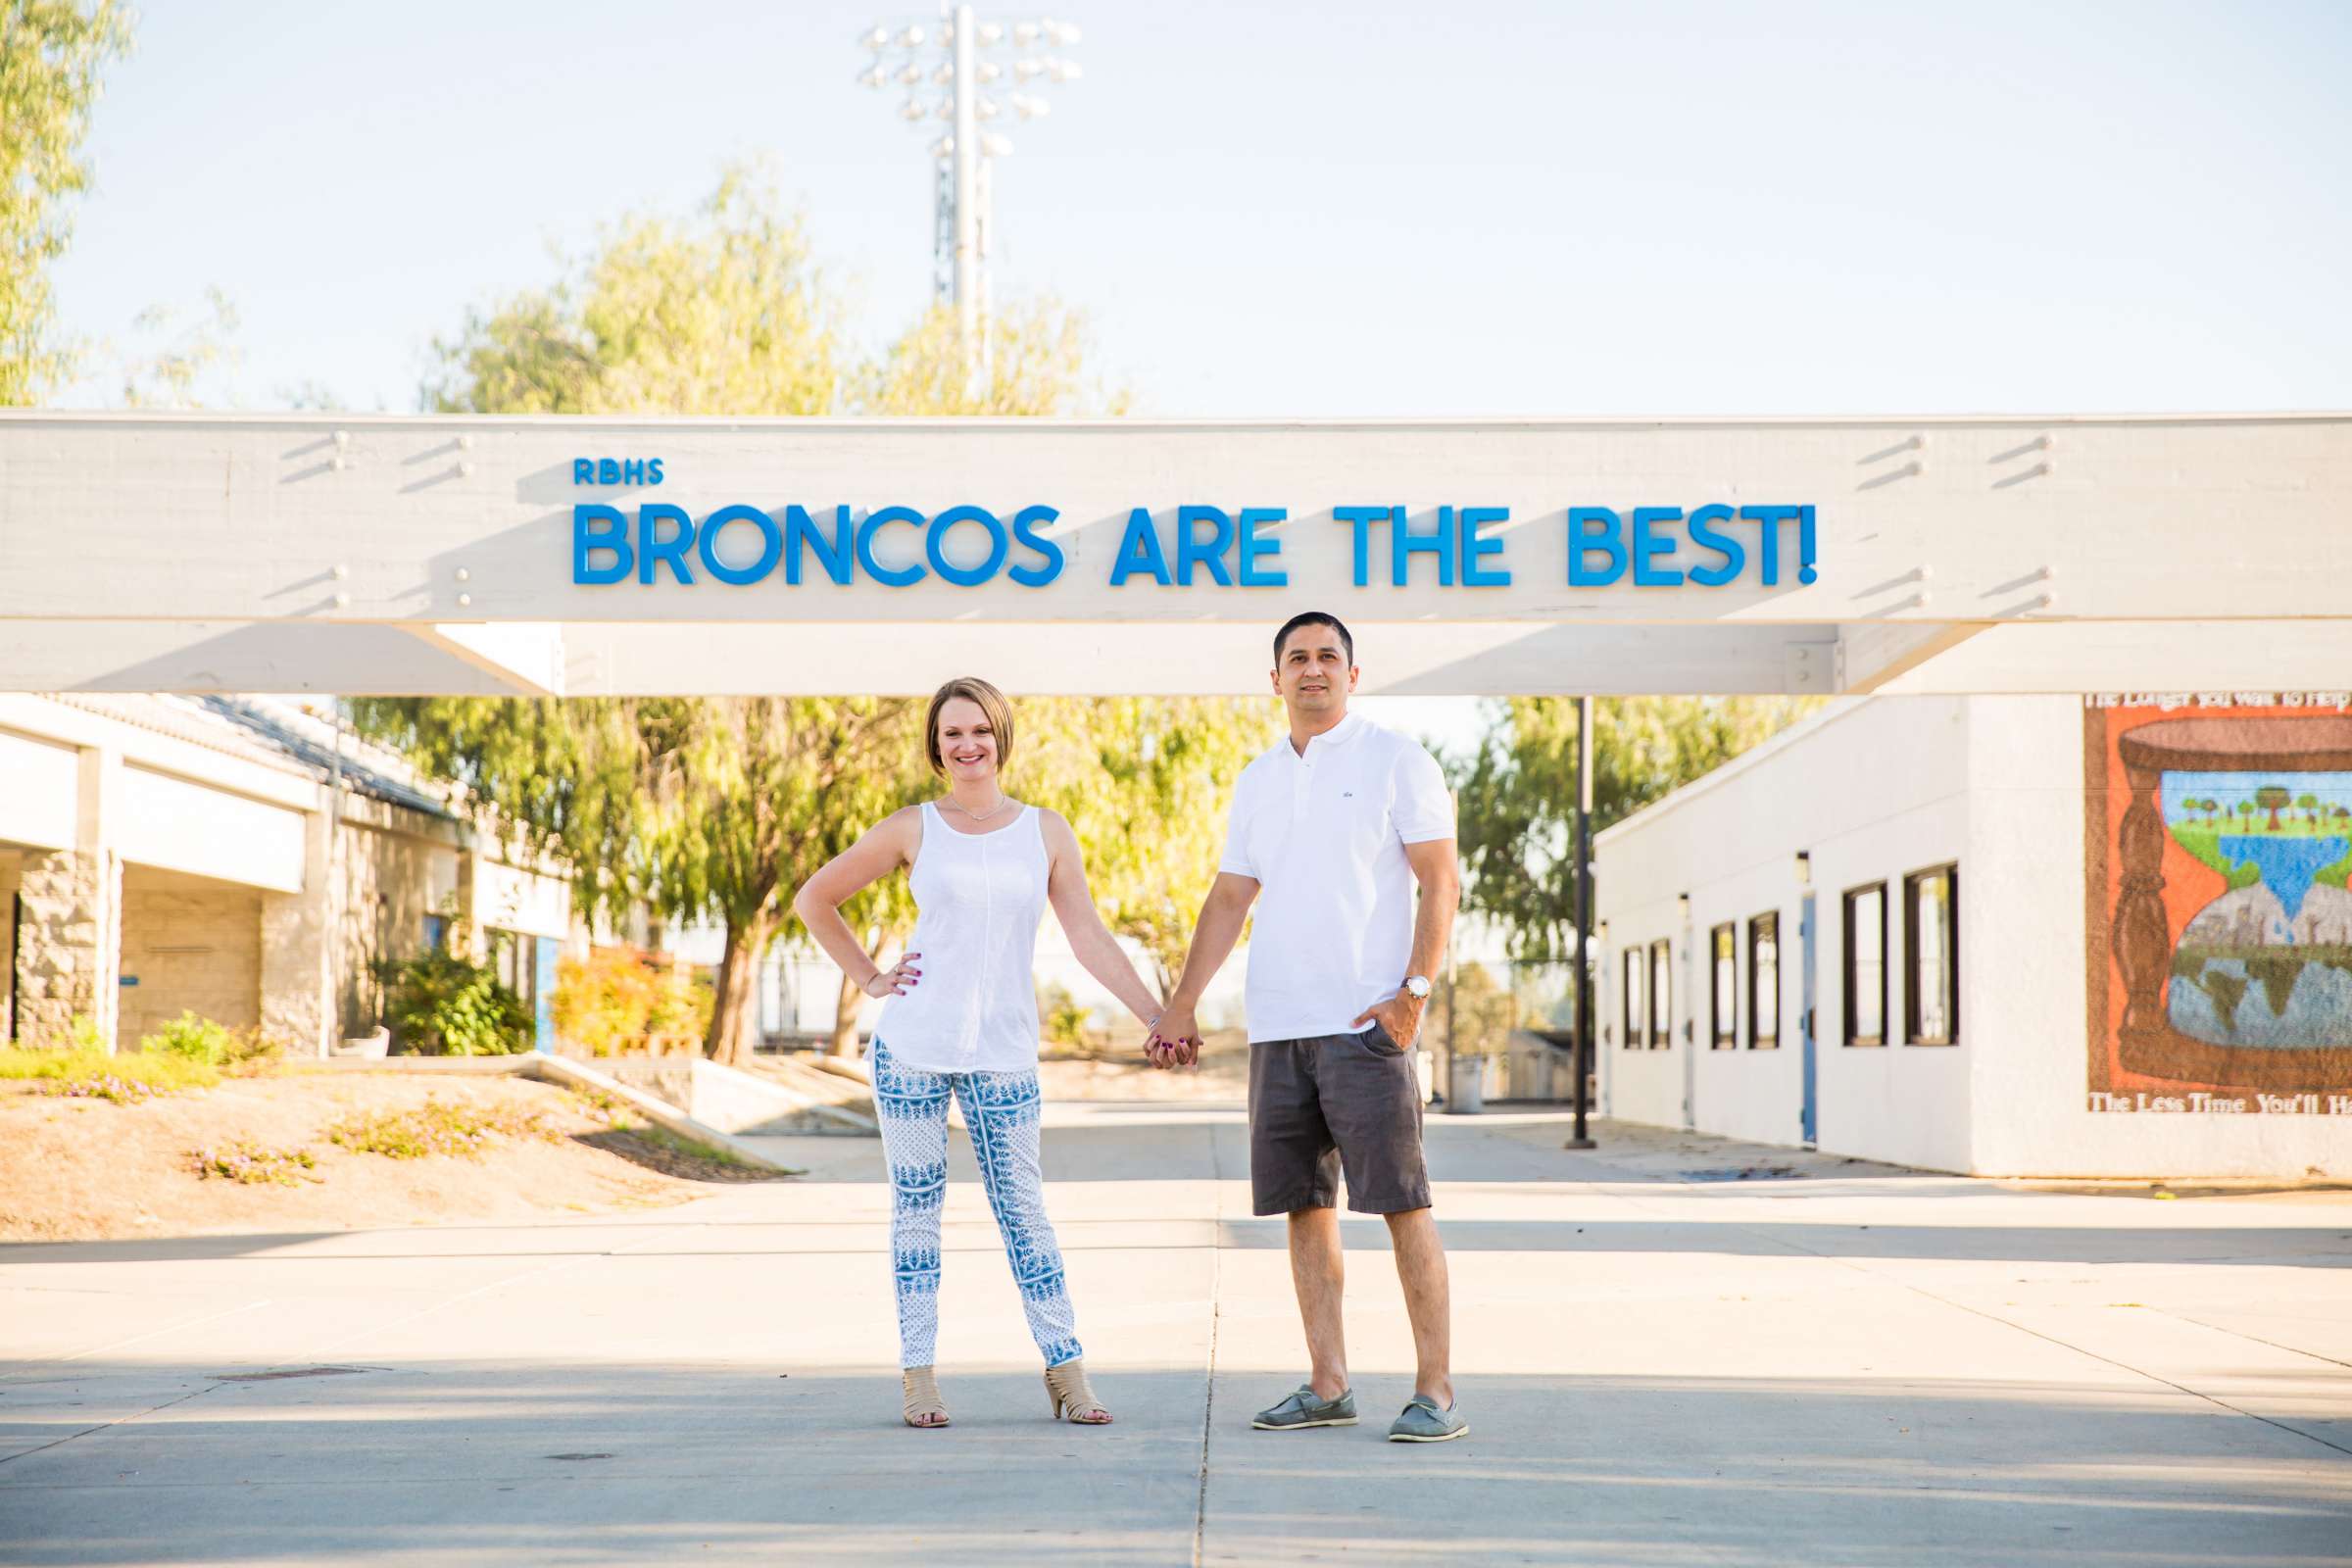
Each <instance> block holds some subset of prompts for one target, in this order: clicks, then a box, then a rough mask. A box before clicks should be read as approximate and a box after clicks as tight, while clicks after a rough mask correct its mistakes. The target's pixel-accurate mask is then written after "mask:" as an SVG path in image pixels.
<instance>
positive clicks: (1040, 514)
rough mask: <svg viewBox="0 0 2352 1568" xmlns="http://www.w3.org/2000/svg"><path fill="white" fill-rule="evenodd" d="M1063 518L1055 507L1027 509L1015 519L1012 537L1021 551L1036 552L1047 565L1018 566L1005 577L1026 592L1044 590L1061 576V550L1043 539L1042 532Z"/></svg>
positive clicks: (1050, 541)
mask: <svg viewBox="0 0 2352 1568" xmlns="http://www.w3.org/2000/svg"><path fill="white" fill-rule="evenodd" d="M1060 515H1061V514H1060V513H1058V512H1055V511H1054V509H1053V508H1052V507H1024V508H1022V509H1021V510H1020V511H1019V512H1016V513H1014V514H1013V516H1012V536H1013V538H1015V539H1017V540H1019V541H1020V542H1021V545H1022V548H1024V549H1027V550H1034V551H1035V552H1037V554H1038V556H1039V558H1040V559H1041V560H1043V561H1044V562H1045V564H1044V565H1042V566H1015V567H1013V568H1012V569H1011V570H1010V571H1008V572H1006V573H1005V576H1007V577H1010V578H1011V579H1012V580H1013V581H1014V582H1017V583H1019V584H1020V585H1021V586H1022V587H1024V588H1043V587H1044V586H1045V585H1046V584H1048V583H1050V582H1052V581H1053V580H1054V578H1056V577H1058V576H1060V575H1061V568H1062V565H1063V558H1062V554H1061V546H1059V545H1057V544H1055V543H1054V541H1053V540H1051V539H1048V538H1046V537H1044V536H1043V535H1041V534H1040V533H1039V532H1038V530H1039V529H1040V528H1051V527H1053V526H1054V519H1055V518H1056V517H1058V516H1060Z"/></svg>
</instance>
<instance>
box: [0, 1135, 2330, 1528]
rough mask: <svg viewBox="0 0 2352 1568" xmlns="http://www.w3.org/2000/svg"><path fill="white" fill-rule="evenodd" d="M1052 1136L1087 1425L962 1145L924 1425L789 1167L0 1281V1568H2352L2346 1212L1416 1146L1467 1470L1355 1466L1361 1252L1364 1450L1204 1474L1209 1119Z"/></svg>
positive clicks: (1335, 1437) (1378, 1370)
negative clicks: (488, 1567)
mask: <svg viewBox="0 0 2352 1568" xmlns="http://www.w3.org/2000/svg"><path fill="white" fill-rule="evenodd" d="M1053 1125H1054V1130H1053V1132H1052V1133H1051V1135H1050V1137H1049V1143H1048V1157H1047V1165H1048V1174H1049V1177H1050V1178H1051V1180H1052V1191H1051V1195H1050V1201H1051V1205H1052V1208H1053V1212H1054V1218H1055V1219H1056V1221H1057V1222H1058V1224H1059V1227H1060V1233H1061V1240H1062V1245H1063V1248H1064V1250H1065V1252H1066V1253H1067V1256H1068V1260H1069V1271H1070V1277H1071V1281H1072V1286H1073V1289H1074V1291H1075V1293H1076V1297H1077V1302H1078V1309H1079V1325H1080V1330H1081V1332H1082V1334H1083V1335H1084V1337H1085V1339H1086V1342H1087V1345H1088V1348H1089V1357H1088V1358H1089V1362H1090V1364H1091V1365H1092V1366H1093V1368H1094V1369H1095V1373H1096V1384H1097V1387H1098V1388H1099V1390H1100V1391H1101V1392H1102V1393H1103V1396H1104V1397H1105V1398H1106V1399H1107V1400H1108V1401H1109V1402H1110V1403H1111V1404H1112V1405H1113V1407H1114V1408H1115V1409H1116V1411H1117V1413H1118V1417H1119V1419H1118V1424H1117V1425H1116V1426H1114V1427H1111V1428H1108V1429H1106V1430H1100V1431H1086V1430H1077V1429H1073V1428H1071V1427H1068V1426H1065V1425H1058V1424H1054V1423H1052V1422H1049V1421H1048V1420H1047V1419H1046V1409H1047V1406H1046V1396H1045V1393H1044V1390H1043V1388H1042V1386H1041V1384H1040V1381H1039V1377H1038V1373H1037V1370H1036V1368H1035V1365H1034V1363H1033V1357H1032V1354H1031V1351H1030V1348H1029V1345H1028V1342H1027V1337H1026V1335H1025V1333H1024V1331H1023V1329H1022V1326H1021V1318H1020V1313H1019V1310H1018V1305H1017V1302H1016V1301H1015V1299H1014V1298H1013V1293H1012V1289H1011V1285H1010V1281H1009V1279H1008V1277H1007V1274H1006V1270H1005V1263H1004V1260H1003V1257H1002V1254H1001V1253H1000V1252H999V1251H998V1250H997V1244H996V1238H995V1235H994V1232H993V1227H992V1226H991V1225H990V1224H989V1223H988V1220H987V1217H986V1210H985V1207H984V1206H983V1205H982V1203H981V1201H980V1199H979V1194H978V1191H977V1188H976V1186H975V1185H973V1183H972V1180H971V1178H972V1171H971V1167H970V1165H969V1162H968V1159H966V1158H964V1156H963V1154H962V1152H961V1150H960V1138H958V1146H959V1148H958V1164H957V1168H956V1176H957V1178H958V1185H957V1187H956V1190H955V1195H954V1198H953V1201H952V1203H951V1208H950V1225H949V1231H948V1247H949V1250H950V1253H951V1255H950V1257H949V1259H948V1270H947V1286H946V1291H945V1300H944V1328H943V1334H942V1343H941V1347H940V1360H941V1364H942V1367H943V1376H942V1381H943V1385H944V1387H945V1391H946V1393H947V1395H948V1397H949V1400H950V1402H951V1404H952V1406H953V1408H954V1410H955V1414H956V1425H955V1426H954V1427H953V1428H952V1429H950V1430H948V1431H944V1432H913V1431H909V1430H907V1429H906V1428H904V1427H902V1426H901V1425H900V1424H899V1421H898V1403H899V1394H898V1379H897V1373H896V1364H895V1362H896V1357H895V1348H896V1345H895V1338H894V1334H893V1330H892V1321H891V1305H890V1292H889V1286H888V1280H887V1277H886V1276H887V1268H886V1264H885V1261H884V1258H885V1252H884V1247H883V1236H884V1231H885V1224H886V1214H887V1199H886V1191H885V1189H884V1188H883V1187H882V1186H881V1184H880V1181H879V1176H880V1152H879V1147H878V1145H876V1144H875V1143H873V1142H871V1141H864V1140H833V1139H809V1140H787V1141H779V1152H785V1153H787V1155H788V1156H790V1157H793V1158H794V1160H795V1162H796V1163H802V1164H808V1165H809V1166H810V1173H809V1176H808V1177H807V1178H806V1179H804V1180H801V1181H797V1182H792V1183H787V1184H777V1185H772V1186H762V1187H750V1188H742V1189H737V1190H733V1191H729V1192H726V1193H724V1194H722V1195H720V1196H717V1197H713V1198H711V1199H708V1200H705V1201H699V1202H696V1203H694V1204H692V1205H689V1206H686V1207H682V1208H671V1209H662V1210H653V1211H648V1212H646V1213H644V1214H642V1215H636V1216H628V1217H620V1218H604V1219H579V1220H574V1221H552V1220H551V1221H550V1222H548V1223H546V1224H542V1225H537V1226H533V1227H530V1228H527V1229H513V1228H502V1227H468V1226H445V1227H438V1228H431V1229H424V1228H419V1229H415V1230H404V1231H398V1232H364V1233H349V1234H336V1235H324V1236H246V1237H231V1238H212V1239H200V1240H186V1241H159V1242H123V1243H101V1244H89V1245H76V1246H18V1247H11V1248H6V1249H0V1354H5V1355H6V1356H7V1357H9V1359H8V1360H6V1361H5V1362H0V1560H5V1561H9V1562H26V1563H92V1562H106V1563H127V1562H141V1563H148V1562H152V1563H164V1562H172V1563H220V1562H253V1563H284V1562H295V1561H301V1562H315V1561H325V1560H344V1561H354V1560H357V1561H381V1562H424V1563H481V1564H491V1563H498V1564H508V1563H516V1562H553V1563H565V1564H571V1563H605V1562H613V1563H645V1562H656V1561H689V1560H691V1561H701V1562H712V1561H723V1562H817V1561H824V1562H834V1561H839V1562H853V1563H884V1562H889V1563H903V1562H913V1561H919V1560H922V1559H923V1558H925V1557H929V1558H934V1559H937V1560H940V1561H943V1562H944V1561H956V1562H972V1561H989V1562H1024V1563H1028V1562H1044V1563H1054V1564H1075V1563H1118V1564H1129V1563H1133V1564H1145V1563H1149V1564H1189V1563H1196V1562H1201V1563H1252V1564H1255V1563H1265V1562H1275V1561H1282V1562H1290V1561H1330V1560H1337V1559H1341V1558H1346V1559H1348V1560H1350V1561H1357V1562H1367V1563H1397V1564H1402V1563H1405V1562H1408V1561H1410V1562H1414V1563H1426V1562H1428V1561H1430V1560H1432V1557H1431V1555H1430V1551H1429V1548H1431V1547H1432V1546H1433V1545H1435V1546H1439V1547H1442V1548H1443V1551H1444V1555H1445V1556H1446V1559H1447V1560H1451V1561H1475V1562H1481V1563H1484V1562H1497V1563H1567V1562H1575V1563H1588V1564H1642V1565H1654V1564H1663V1563H1684V1562H1707V1563H1715V1564H1746V1563H1753V1564H1786V1563H1797V1562H1802V1563H1807V1564H1841V1563H1856V1564H1863V1563H1867V1564H1874V1565H1889V1564H1913V1563H1985V1564H1999V1565H2004V1568H2014V1565H2030V1564H2041V1563H2049V1564H2057V1563H2061V1562H2063V1563H2065V1564H2068V1565H2070V1568H2081V1565H2084V1564H2115V1565H2119V1568H2120V1565H2125V1564H2129V1565H2131V1568H2145V1565H2149V1564H2191V1563H2194V1564H2252V1563H2295V1564H2310V1563H2316V1562H2324V1561H2335V1560H2352V1199H2348V1197H2347V1195H2343V1194H2333V1195H2304V1196H2297V1197H2291V1198H2272V1199H2263V1198H2222V1199H2201V1200H2184V1201H2175V1202H2159V1201H2147V1200H2144V1199H2128V1198H2111V1197H2088V1196H2061V1195H2052V1194H2044V1193H2024V1192H2015V1191H2009V1190H2005V1189H2003V1188H2001V1187H1998V1186H1995V1185H1991V1184H1987V1183H1982V1182H1973V1181H1964V1180H1958V1179H1953V1178H1948V1177H1939V1176H1926V1175H1919V1174H1915V1173H1909V1172H1902V1171H1894V1170H1889V1169H1887V1168H1884V1167H1874V1166H1863V1165H1854V1164H1850V1163H1847V1162H1842V1161H1838V1160H1834V1159H1827V1158H1820V1157H1815V1156H1804V1155H1790V1154H1789V1153H1787V1152H1783V1151H1763V1150H1757V1149H1753V1148H1748V1147H1742V1146H1734V1145H1726V1144H1722V1143H1720V1142H1716V1141H1713V1140H1703V1139H1697V1138H1691V1137H1683V1136H1677V1135H1671V1134H1658V1133H1650V1132H1643V1131H1641V1130H1639V1129H1631V1128H1610V1127H1607V1126H1603V1127H1601V1128H1600V1129H1599V1132H1600V1135H1601V1137H1602V1140H1603V1149H1602V1151H1601V1152H1600V1153H1598V1154H1597V1155H1592V1154H1587V1155H1572V1154H1568V1153H1564V1152H1561V1150H1560V1148H1559V1144H1560V1141H1561V1138H1562V1136H1563V1132H1564V1129H1563V1126H1562V1123H1561V1119H1560V1118H1558V1117H1551V1116H1542V1117H1534V1116H1517V1117H1513V1116H1491V1117H1485V1118H1477V1119H1471V1118H1461V1119H1448V1118H1433V1120H1432V1122H1431V1124H1430V1128H1431V1148H1432V1152H1433V1158H1434V1162H1435V1166H1436V1173H1437V1175H1438V1177H1439V1179H1440V1187H1439V1204H1440V1212H1441V1215H1442V1216H1443V1217H1444V1220H1445V1223H1446V1237H1447V1241H1448V1243H1449V1244H1450V1246H1451V1249H1452V1254H1453V1281H1454V1296H1455V1303H1456V1342H1457V1347H1458V1349H1457V1365H1458V1371H1459V1384H1460V1389H1461V1402H1462V1405H1463V1407H1464V1408H1465V1410H1466V1411H1467V1412H1468V1413H1469V1415H1470V1417H1471V1420H1472V1422H1473V1423H1474V1428H1475V1430H1474V1433H1473V1435H1472V1436H1471V1437H1470V1438H1468V1439H1466V1440H1464V1441H1462V1442H1459V1443H1455V1444H1449V1445H1443V1446H1426V1447H1424V1446H1404V1445H1390V1444H1387V1443H1384V1442H1382V1441H1381V1438H1382V1435H1383V1433H1384V1432H1385V1430H1386V1425H1387V1421H1388V1418H1389V1417H1390V1416H1392V1415H1393V1414H1394V1413H1395V1411H1396V1408H1397V1406H1398V1405H1400V1404H1401V1403H1402V1402H1403V1400H1404V1398H1405V1397H1406V1396H1407V1395H1408V1394H1409V1393H1410V1392H1411V1389H1410V1384H1411V1374H1410V1367H1411V1361H1410V1353H1409V1340H1408V1336H1407V1332H1406V1325H1405V1321H1404V1316H1403V1312H1402V1308H1401V1305H1400V1302H1399V1299H1398V1297H1397V1283H1396V1278H1395V1275H1394V1273H1393V1272H1392V1270H1391V1269H1390V1267H1389V1259H1388V1257H1387V1255H1386V1254H1385V1251H1384V1250H1383V1248H1384V1245H1385V1234H1386V1233H1385V1230H1384V1229H1383V1228H1382V1227H1380V1226H1379V1225H1378V1224H1377V1223H1376V1222H1375V1223H1371V1224H1364V1223H1359V1222H1350V1224H1349V1227H1348V1239H1349V1242H1350V1245H1351V1246H1360V1248H1361V1251H1360V1254H1359V1255H1358V1256H1357V1258H1356V1260H1355V1264H1354V1267H1353V1269H1352V1271H1351V1274H1350V1277H1349V1280H1348V1301H1349V1319H1348V1324H1349V1331H1350V1335H1351V1348H1352V1359H1353V1368H1354V1375H1355V1383H1356V1389H1357V1392H1358V1397H1359V1399H1360V1401H1361V1402H1362V1405H1363V1407H1364V1411H1365V1422H1364V1425H1362V1426H1361V1427H1358V1428H1354V1429H1342V1430H1332V1431H1323V1432H1315V1433H1303V1434H1281V1435H1276V1434H1264V1433H1256V1432H1252V1431H1250V1430H1249V1426H1248V1418H1249V1415H1250V1411H1251V1410H1252V1409H1253V1408H1255V1407H1256V1406H1258V1405H1260V1404H1263V1403H1266V1402H1269V1401H1271V1400H1272V1399H1273V1398H1275V1397H1278V1396H1279V1395H1281V1394H1282V1393H1283V1392H1285V1391H1286V1390H1287V1389H1289V1388H1290V1387H1292V1386H1293V1385H1295V1384H1296V1383H1297V1382H1298V1381H1299V1376H1300V1365H1301V1359H1302V1358H1301V1354H1300V1349H1299V1337H1298V1328H1297V1323H1296V1319H1295V1317H1294V1314H1293V1309H1292V1305H1291V1298H1290V1282H1289V1277H1288V1267H1287V1261H1286V1257H1285V1253H1284V1251H1283V1237H1282V1231H1281V1227H1280V1222H1279V1221H1272V1222H1268V1221H1260V1220H1255V1219H1252V1218H1250V1216H1249V1201H1248V1192H1247V1187H1246V1185H1245V1183H1244V1182H1243V1181H1242V1179H1241V1178H1242V1177H1243V1176H1244V1174H1245V1169H1246V1160H1245V1152H1244V1151H1245V1147H1246V1145H1245V1137H1244V1129H1243V1127H1242V1125H1241V1118H1240V1115H1239V1113H1238V1111H1236V1110H1233V1109H1229V1108H1216V1107H1204V1108H1194V1107H1182V1106H1176V1107H1171V1106H1164V1105H1154V1106H1103V1105H1070V1106H1056V1107H1054V1111H1053ZM1774 1167H1781V1168H1784V1169H1783V1173H1779V1174H1776V1173H1775V1172H1774V1169H1773V1168H1774ZM1742 1170H1747V1171H1751V1172H1755V1173H1756V1174H1753V1175H1751V1176H1750V1178H1749V1179H1746V1180H1739V1179H1733V1178H1735V1177H1736V1175H1737V1173H1738V1172H1740V1171H1742ZM254 1374H270V1375H269V1376H265V1377H262V1378H260V1379H259V1380H251V1379H252V1378H253V1375H254ZM240 1379H244V1381H240Z"/></svg>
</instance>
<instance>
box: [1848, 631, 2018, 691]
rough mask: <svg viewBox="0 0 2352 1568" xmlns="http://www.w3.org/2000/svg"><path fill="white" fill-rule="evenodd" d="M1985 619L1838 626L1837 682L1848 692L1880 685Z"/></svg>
mask: <svg viewBox="0 0 2352 1568" xmlns="http://www.w3.org/2000/svg"><path fill="white" fill-rule="evenodd" d="M1987 624H1988V623H1987V622H1985V621H1981V620H1979V621H1946V622H1936V621H1930V622H1928V623H1926V624H1924V625H1922V624H1917V623H1914V622H1910V621H1865V622H1863V623H1861V624H1859V625H1852V626H1841V627H1839V628H1838V652H1837V659H1838V664H1837V685H1838V691H1839V692H1841V693H1845V694H1848V695H1855V696H1859V695H1863V694H1867V693H1870V692H1875V691H1879V690H1881V689H1883V688H1884V687H1885V686H1886V685H1887V682H1889V681H1891V680H1894V679H1895V678H1897V677H1898V676H1900V675H1902V674H1903V673H1904V672H1905V671H1907V670H1910V669H1913V668H1916V667H1917V666H1919V665H1920V664H1923V663H1925V662H1928V661H1929V660H1931V659H1934V658H1935V657H1936V655H1938V654H1941V653H1943V652H1945V651H1946V650H1948V649H1952V648H1956V647H1958V646H1959V645H1960V644H1962V643H1964V642H1966V641H1968V639H1970V638H1971V637H1974V636H1976V635H1977V634H1978V633H1979V632H1981V631H1983V630H1985V626H1986V625H1987Z"/></svg>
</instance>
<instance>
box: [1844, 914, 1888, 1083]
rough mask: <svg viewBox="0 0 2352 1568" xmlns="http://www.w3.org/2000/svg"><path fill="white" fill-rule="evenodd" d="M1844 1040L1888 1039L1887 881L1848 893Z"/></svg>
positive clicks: (1876, 1042) (1877, 1043)
mask: <svg viewBox="0 0 2352 1568" xmlns="http://www.w3.org/2000/svg"><path fill="white" fill-rule="evenodd" d="M1845 1043H1846V1044H1847V1045H1849V1046H1883V1045H1885V1044H1886V1043H1887V884H1886V883H1884V882H1873V883H1871V884H1870V886H1868V887H1861V888H1852V889H1849V890H1847V892H1846V895H1845Z"/></svg>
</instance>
